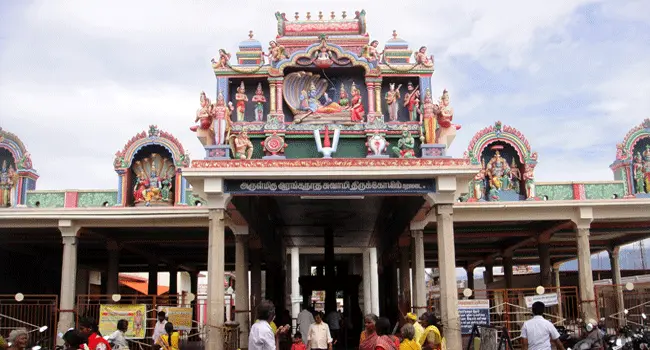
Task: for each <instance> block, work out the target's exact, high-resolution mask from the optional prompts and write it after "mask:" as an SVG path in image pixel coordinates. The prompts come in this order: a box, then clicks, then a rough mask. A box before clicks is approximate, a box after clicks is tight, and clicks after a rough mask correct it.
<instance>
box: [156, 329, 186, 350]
mask: <svg viewBox="0 0 650 350" xmlns="http://www.w3.org/2000/svg"><path fill="white" fill-rule="evenodd" d="M179 339H180V335H179V334H178V332H174V324H173V323H171V322H167V323H165V333H164V334H161V335H160V338H158V342H157V343H156V344H157V345H159V346H160V347H161V348H162V349H164V350H178V349H179V348H178V342H179Z"/></svg>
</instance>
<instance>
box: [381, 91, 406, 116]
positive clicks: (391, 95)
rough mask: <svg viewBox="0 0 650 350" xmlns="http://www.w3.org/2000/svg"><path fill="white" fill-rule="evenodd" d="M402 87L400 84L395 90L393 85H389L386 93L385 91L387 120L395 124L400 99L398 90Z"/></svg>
mask: <svg viewBox="0 0 650 350" xmlns="http://www.w3.org/2000/svg"><path fill="white" fill-rule="evenodd" d="M401 87H402V84H400V85H399V86H398V87H397V89H396V88H395V84H394V83H390V84H389V85H388V91H386V97H384V99H385V100H386V105H388V120H390V121H391V122H396V121H397V118H398V114H399V102H398V101H399V99H400V97H401V96H400V94H399V88H401Z"/></svg>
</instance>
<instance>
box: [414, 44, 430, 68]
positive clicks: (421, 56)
mask: <svg viewBox="0 0 650 350" xmlns="http://www.w3.org/2000/svg"><path fill="white" fill-rule="evenodd" d="M415 62H417V63H418V64H421V65H423V66H424V67H428V68H429V67H433V56H427V47H426V46H422V47H420V49H419V50H418V52H417V53H416V54H415Z"/></svg>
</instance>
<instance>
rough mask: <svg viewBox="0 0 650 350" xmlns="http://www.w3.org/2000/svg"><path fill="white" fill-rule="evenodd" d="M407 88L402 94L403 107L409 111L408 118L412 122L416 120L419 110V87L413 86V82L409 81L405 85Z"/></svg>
mask: <svg viewBox="0 0 650 350" xmlns="http://www.w3.org/2000/svg"><path fill="white" fill-rule="evenodd" d="M406 89H407V90H408V91H407V93H405V94H404V107H406V109H407V110H408V111H409V120H410V121H412V122H414V121H418V113H419V112H420V89H419V86H418V87H413V83H411V82H409V83H408V85H407V86H406Z"/></svg>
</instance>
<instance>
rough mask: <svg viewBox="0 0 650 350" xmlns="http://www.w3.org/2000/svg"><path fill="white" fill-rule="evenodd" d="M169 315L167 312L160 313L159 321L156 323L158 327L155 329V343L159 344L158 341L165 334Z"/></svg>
mask: <svg viewBox="0 0 650 350" xmlns="http://www.w3.org/2000/svg"><path fill="white" fill-rule="evenodd" d="M166 317H167V315H166V314H165V311H160V312H158V321H157V322H156V327H155V328H154V329H153V337H152V339H153V343H154V344H156V343H158V339H159V338H160V336H161V335H163V334H165V333H166V332H165V325H166V324H167V319H166Z"/></svg>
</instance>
